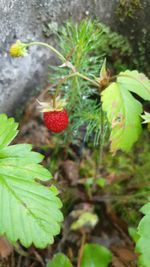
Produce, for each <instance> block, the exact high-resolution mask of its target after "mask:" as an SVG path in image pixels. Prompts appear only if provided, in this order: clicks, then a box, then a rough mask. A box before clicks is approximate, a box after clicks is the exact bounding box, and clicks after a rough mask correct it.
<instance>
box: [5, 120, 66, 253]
mask: <svg viewBox="0 0 150 267" xmlns="http://www.w3.org/2000/svg"><path fill="white" fill-rule="evenodd" d="M16 128H17V124H16V123H15V122H14V120H13V119H8V118H7V117H6V116H5V115H0V140H1V142H0V145H1V146H0V199H1V201H0V235H5V236H6V237H7V238H8V239H9V240H10V241H11V242H12V243H15V242H16V241H17V240H19V241H20V242H21V243H22V244H23V245H24V246H25V247H29V246H30V245H31V244H32V243H33V244H34V245H35V246H36V247H39V248H44V247H46V246H47V245H48V244H51V243H53V236H55V235H56V234H58V233H59V231H60V222H61V221H62V214H61V212H60V208H61V202H60V200H59V198H58V197H57V196H56V193H55V192H53V190H51V189H49V188H47V187H45V186H43V185H41V184H40V183H38V182H36V180H43V181H44V180H48V179H50V178H51V174H50V173H49V171H48V170H47V169H45V168H44V167H43V166H42V165H40V164H39V163H40V162H41V161H42V159H43V156H42V155H41V154H39V153H36V152H33V151H31V149H32V146H31V145H29V144H20V145H12V146H7V145H8V144H9V143H10V141H11V140H12V138H13V137H14V136H16V134H17V130H16Z"/></svg>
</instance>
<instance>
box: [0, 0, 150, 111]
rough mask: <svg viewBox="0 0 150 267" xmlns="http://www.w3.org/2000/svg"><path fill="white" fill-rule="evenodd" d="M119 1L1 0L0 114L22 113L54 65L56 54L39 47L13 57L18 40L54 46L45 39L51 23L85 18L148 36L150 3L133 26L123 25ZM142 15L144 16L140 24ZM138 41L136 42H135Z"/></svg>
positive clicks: (120, 29) (127, 21)
mask: <svg viewBox="0 0 150 267" xmlns="http://www.w3.org/2000/svg"><path fill="white" fill-rule="evenodd" d="M119 1H121V0H118V1H117V0H111V1H110V0H0V112H6V113H8V114H15V113H16V111H18V110H21V109H22V107H23V104H24V103H25V102H26V100H27V99H28V98H29V97H30V96H31V95H33V94H36V93H37V92H38V91H39V90H40V89H41V88H42V86H43V84H44V83H45V81H46V77H47V67H48V64H50V63H51V62H54V56H53V55H52V53H50V52H49V51H48V50H47V49H45V48H38V47H33V48H32V49H31V53H30V55H29V56H27V57H24V58H10V56H9V54H8V50H9V46H10V44H12V43H14V42H15V41H16V40H17V39H20V40H23V41H31V40H40V41H44V40H46V41H47V42H49V43H52V42H53V38H52V36H51V34H50V36H49V38H45V36H44V34H43V30H44V29H45V27H46V25H47V24H48V23H53V25H55V26H57V25H60V24H61V23H63V22H64V21H65V20H66V19H67V18H69V17H73V18H74V19H76V20H80V19H81V18H82V17H85V16H89V17H91V16H93V17H97V18H98V19H99V20H100V21H102V22H104V23H106V24H109V25H110V26H111V27H112V28H113V29H115V30H118V31H120V32H121V33H124V34H126V35H128V36H129V37H131V35H132V36H134V37H135V35H136V37H137V39H138V34H139V33H140V34H142V31H141V29H144V30H145V32H146V34H147V35H148V32H147V29H148V26H147V24H148V25H149V23H148V20H149V13H148V11H147V10H148V8H147V7H149V6H150V1H149V0H147V1H144V0H143V1H142V3H143V6H144V7H143V9H140V10H139V11H137V14H136V16H135V19H133V21H134V23H133V24H132V25H131V22H130V19H129V18H127V19H125V20H124V21H123V22H121V20H120V18H119V17H117V15H116V9H117V5H118V2H119ZM131 1H134V0H131ZM145 10H146V12H145ZM138 12H139V14H140V16H141V17H140V22H138V23H137V21H138V17H139V15H138ZM135 13H136V12H135ZM143 14H144V15H143ZM134 15H135V14H134ZM56 23H57V24H56ZM141 25H142V26H141ZM142 27H143V28H142ZM140 38H141V37H140ZM137 39H136V41H135V39H134V42H135V43H137ZM147 50H148V48H147Z"/></svg>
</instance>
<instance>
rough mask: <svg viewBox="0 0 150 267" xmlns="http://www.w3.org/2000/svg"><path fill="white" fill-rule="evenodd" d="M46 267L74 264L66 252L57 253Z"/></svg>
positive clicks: (63, 266)
mask: <svg viewBox="0 0 150 267" xmlns="http://www.w3.org/2000/svg"><path fill="white" fill-rule="evenodd" d="M46 267H72V264H71V262H70V260H69V259H68V258H67V257H66V256H65V255H64V254H62V253H57V254H56V255H55V256H54V258H53V259H52V261H51V262H49V263H48V264H47V266H46Z"/></svg>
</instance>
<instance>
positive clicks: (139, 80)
mask: <svg viewBox="0 0 150 267" xmlns="http://www.w3.org/2000/svg"><path fill="white" fill-rule="evenodd" d="M117 83H118V84H120V85H121V87H122V88H124V89H126V90H128V91H131V92H134V93H136V94H137V95H139V96H140V97H141V98H143V99H144V100H150V80H149V79H148V78H147V77H146V76H145V75H144V74H143V73H139V72H138V71H136V70H133V71H130V70H126V71H124V72H120V73H119V75H118V78H117Z"/></svg>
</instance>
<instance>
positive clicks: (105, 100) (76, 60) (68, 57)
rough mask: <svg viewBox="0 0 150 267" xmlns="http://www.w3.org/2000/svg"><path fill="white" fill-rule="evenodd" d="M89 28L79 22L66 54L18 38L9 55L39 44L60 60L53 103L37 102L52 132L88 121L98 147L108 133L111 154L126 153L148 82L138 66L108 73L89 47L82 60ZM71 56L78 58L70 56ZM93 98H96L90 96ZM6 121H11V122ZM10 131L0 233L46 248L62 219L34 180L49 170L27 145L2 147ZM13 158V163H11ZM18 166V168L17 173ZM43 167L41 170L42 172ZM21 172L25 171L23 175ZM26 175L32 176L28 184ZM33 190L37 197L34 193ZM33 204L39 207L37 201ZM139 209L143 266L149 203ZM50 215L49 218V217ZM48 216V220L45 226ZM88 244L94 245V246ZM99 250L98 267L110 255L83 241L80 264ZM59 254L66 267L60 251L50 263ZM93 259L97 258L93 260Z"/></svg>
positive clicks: (51, 194) (49, 193)
mask: <svg viewBox="0 0 150 267" xmlns="http://www.w3.org/2000/svg"><path fill="white" fill-rule="evenodd" d="M89 29H90V30H91V29H92V27H91V25H90V24H83V25H82V31H81V32H79V35H78V36H76V37H78V38H76V39H75V40H73V42H75V43H76V46H75V47H73V48H72V47H71V49H70V47H67V46H66V49H67V48H68V49H69V50H70V51H68V50H67V51H66V53H65V55H62V54H61V53H60V52H59V51H58V50H56V49H55V48H54V47H53V46H51V45H49V44H46V43H42V42H36V41H35V42H31V43H22V42H21V41H17V42H16V44H14V45H12V46H11V48H10V54H11V56H14V57H15V56H16V57H19V56H26V55H27V54H28V52H29V51H28V50H29V48H30V47H31V46H33V45H41V46H44V47H46V48H48V49H50V50H51V51H53V52H54V53H55V54H56V55H57V56H58V58H59V60H60V61H61V65H60V66H59V68H58V67H57V68H54V69H55V70H56V69H57V71H58V72H57V75H56V76H57V78H56V77H55V84H53V86H52V87H53V90H52V87H51V86H48V87H47V88H46V90H45V91H44V93H45V94H46V93H47V92H49V93H50V95H51V98H52V101H51V102H44V101H43V100H42V101H38V102H39V104H40V108H41V112H42V113H43V121H44V124H45V125H46V127H47V128H48V129H49V130H50V131H51V132H53V133H60V132H62V131H63V132H64V134H65V133H67V134H66V135H67V137H68V136H69V134H70V133H71V134H70V135H71V137H74V133H75V134H78V133H79V129H80V127H81V126H82V125H86V137H89V136H90V137H91V138H93V139H94V142H93V143H95V144H96V145H99V144H100V146H101V147H102V146H103V143H104V139H107V135H108V132H109V143H110V150H111V152H112V153H113V154H115V153H117V151H118V150H122V151H124V152H128V151H130V150H131V148H132V147H133V145H134V144H135V142H136V141H137V140H138V138H139V136H140V135H141V133H142V118H143V119H144V122H143V123H149V114H148V113H145V114H143V112H144V108H143V105H142V101H143V100H144V101H150V81H149V79H148V78H147V77H146V76H145V75H144V74H143V73H141V72H138V71H137V70H128V69H127V70H123V71H120V72H119V73H118V74H117V75H113V74H111V72H110V71H109V70H108V69H107V68H106V59H104V60H103V61H102V59H101V60H100V58H99V57H94V49H93V50H92V53H93V54H92V53H91V54H90V58H91V61H90V60H89V61H87V62H86V64H85V62H84V61H83V57H84V56H87V55H88V53H89V51H90V47H92V44H94V38H95V37H94V36H95V35H94V34H93V35H92V32H90V30H89ZM69 32H70V31H69ZM83 32H87V34H89V39H87V38H84V35H83ZM101 34H102V32H101V31H99V32H98V36H100V35H101ZM81 40H82V42H81V44H83V45H81V46H80V48H82V49H80V50H78V48H79V41H81ZM68 44H69V43H68ZM94 47H95V46H94ZM75 54H76V57H75V56H74V55H75ZM99 61H101V64H100V68H99V69H100V71H99V73H98V72H97V67H96V68H95V66H98V62H99ZM86 66H87V69H86ZM60 69H61V70H60ZM87 73H88V75H87ZM92 96H94V97H93V98H92ZM85 100H86V101H85ZM141 100H142V101H141ZM68 114H69V115H68ZM68 116H69V119H68ZM3 120H4V122H5V121H6V122H7V121H9V119H7V118H6V117H5V115H2V121H3ZM6 122H5V123H6ZM10 122H11V123H12V121H10ZM74 122H75V123H74ZM11 123H10V124H11ZM68 123H69V124H68ZM6 124H7V123H6ZM12 124H13V123H12ZM13 125H15V124H13ZM7 126H8V125H7ZM11 127H12V126H11ZM15 127H16V126H14V133H15V134H16V128H15ZM3 132H4V131H2V133H3ZM12 133H13V131H11V134H12ZM68 133H69V134H68ZM5 134H6V132H5ZM15 134H14V135H15ZM14 135H13V136H11V137H10V139H9V140H8V141H5V139H6V140H7V136H6V137H5V138H4V141H3V142H4V144H3V142H2V148H1V150H2V162H3V157H4V159H5V157H6V159H5V160H4V163H5V161H6V163H7V160H8V163H9V157H12V159H11V163H13V164H15V165H13V168H14V169H13V171H14V175H13V177H14V178H15V179H13V181H10V182H9V186H10V185H11V186H12V188H10V190H9V191H10V193H11V194H12V195H13V192H15V193H14V195H13V197H12V199H11V205H14V206H12V207H11V206H10V202H9V201H8V199H9V196H8V195H6V193H7V190H8V189H7V186H4V185H5V183H4V182H2V185H3V186H4V189H5V191H3V195H4V200H5V198H6V201H5V202H6V204H7V209H8V213H9V220H8V223H7V224H6V226H4V220H5V219H6V217H4V212H3V209H2V216H1V217H2V218H3V217H4V218H3V219H2V223H1V225H0V228H1V229H2V230H1V233H2V234H5V235H6V236H7V237H8V239H9V240H11V241H12V242H14V243H15V242H16V241H17V240H20V241H21V243H22V244H23V245H24V246H26V247H28V246H29V245H31V244H32V243H33V244H35V246H37V247H45V246H46V245H47V244H48V243H52V241H53V236H54V235H55V234H57V233H58V232H59V228H60V222H61V220H62V215H61V213H60V211H59V208H60V206H61V204H60V201H59V199H58V198H57V196H56V192H55V190H54V191H53V188H50V189H47V188H45V187H43V186H42V185H40V184H39V183H37V181H35V180H34V179H35V178H37V179H38V180H45V179H47V175H48V174H47V171H46V170H45V169H43V168H42V167H41V165H39V164H38V163H39V162H40V160H39V157H41V156H39V154H36V153H35V152H31V151H30V149H31V147H30V149H29V148H28V145H18V146H17V148H18V147H19V146H20V147H19V148H18V149H16V146H12V147H13V148H11V146H9V147H8V148H9V150H8V151H9V152H7V149H8V148H5V145H8V143H9V142H10V141H11V140H12V137H14ZM93 136H94V137H93ZM107 140H108V139H107ZM5 142H6V143H5ZM3 146H4V147H3ZM21 146H23V147H21ZM20 150H21V152H22V150H23V151H24V152H23V154H24V155H26V157H25V156H24V157H23V159H22V158H21V156H19V155H20ZM7 153H8V154H7ZM13 153H14V154H13ZM31 154H32V156H31ZM16 157H17V166H16V163H15V162H16ZM14 158H15V159H14ZM29 158H32V160H31V159H30V160H29ZM32 161H33V162H32ZM31 162H32V164H33V166H32V164H31ZM8 163H7V164H8ZM18 163H20V164H21V165H24V168H25V166H26V165H27V170H28V171H29V173H28V171H27V170H26V172H24V171H23V170H24V169H23V170H22V169H21V168H19V165H18ZM28 164H29V165H28ZM30 164H31V166H30ZM4 165H5V164H4ZM8 166H9V165H8ZM9 167H10V168H12V165H11V164H10V166H9ZM16 168H19V171H18V170H17V169H16ZM41 168H42V170H43V171H42V172H41ZM20 169H21V170H20ZM31 169H32V171H31ZM4 171H5V172H4V175H6V172H7V173H8V169H7V170H5V168H4ZM19 172H20V173H21V174H22V175H21V178H20V179H19V178H18V175H19ZM22 172H23V173H22ZM43 172H44V174H43ZM45 172H46V174H45ZM12 173H13V172H12ZM25 175H27V178H26V176H25ZM45 175H46V177H45ZM8 177H9V175H7V178H6V181H7V179H9V178H8ZM19 177H20V176H19ZM16 179H19V182H18V181H16ZM30 179H32V182H31V181H30ZM24 180H25V181H24ZM28 180H29V181H28ZM2 181H3V180H2ZM17 182H18V183H17ZM21 185H23V189H24V190H22V191H23V192H22V191H19V190H21V188H22V186H21ZM14 188H15V191H14ZM25 188H26V190H25ZM29 188H30V189H29ZM6 189H7V190H6ZM31 189H32V190H31ZM38 190H39V191H38ZM24 191H25V192H24ZM35 191H36V195H35V194H34V193H33V192H35ZM4 192H6V193H4ZM29 192H30V194H29ZM38 192H39V193H38ZM11 194H10V195H11ZM3 195H2V196H3ZM43 195H44V196H45V195H46V197H43ZM51 200H52V201H51ZM36 201H37V202H36ZM35 202H36V203H37V204H38V205H37V204H35ZM19 204H20V205H22V207H23V208H22V209H21V210H19ZM15 205H16V208H15V209H16V214H17V215H18V214H20V213H19V211H20V212H22V213H21V214H22V218H23V226H24V233H25V234H23V232H22V231H21V228H19V227H17V229H16V228H15V222H16V218H17V217H16V216H14V215H13V213H12V212H11V211H12V208H13V207H15ZM17 205H18V206H17ZM42 205H43V206H44V207H45V208H44V210H43V209H42V210H41V207H42ZM37 206H38V207H37ZM142 211H143V212H144V214H145V216H144V217H143V219H142V221H141V222H140V225H139V228H138V229H139V230H138V234H139V240H138V241H137V250H138V252H139V253H140V254H141V256H140V264H141V265H142V266H144V267H149V254H150V250H149V242H150V238H149V233H148V223H149V212H150V208H149V204H146V206H144V207H143V209H142ZM51 214H52V215H53V217H52V216H51V217H50V215H51ZM10 215H11V218H10ZM18 216H20V215H18ZM49 217H50V218H49ZM19 218H20V217H19ZM48 220H49V221H50V222H51V223H52V224H50V225H49V224H48ZM10 222H12V223H14V228H13V227H12V229H10ZM12 223H11V224H12ZM29 223H30V225H31V226H32V227H33V226H35V228H34V229H35V230H36V231H40V235H41V239H40V240H39V238H38V236H35V233H34V231H33V234H32V235H31V233H30V231H29V229H28V228H27V225H28V224H29ZM39 229H40V230H39ZM41 240H42V241H41ZM90 246H93V247H92V250H91V247H90ZM95 253H96V255H95ZM101 253H102V255H103V256H104V264H103V263H102V264H101V266H102V267H103V266H104V267H105V266H108V264H109V262H110V258H111V256H110V254H109V252H108V251H106V250H105V249H103V248H100V247H97V245H88V244H87V245H85V247H84V250H83V248H82V255H80V256H81V259H80V261H79V266H81V267H82V266H95V267H97V266H99V265H98V264H99V258H98V259H97V255H100V254H101ZM88 255H91V257H90V259H92V260H91V265H90V263H89V261H88V263H87V258H88ZM105 256H106V257H105ZM60 258H61V261H64V262H65V264H66V266H68V267H69V266H71V263H70V261H69V260H68V259H67V258H66V257H65V256H64V255H62V254H58V255H56V256H55V257H54V259H53V260H52V262H50V263H49V265H48V266H56V265H58V263H59V261H60ZM92 261H93V262H94V261H95V262H94V263H93V262H92ZM88 264H89V265H88ZM62 266H63V265H62Z"/></svg>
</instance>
